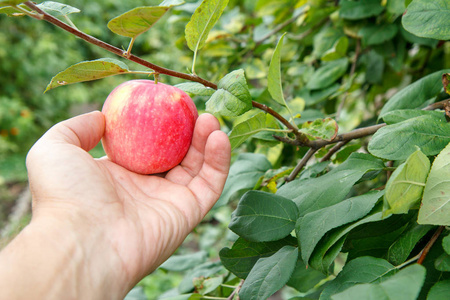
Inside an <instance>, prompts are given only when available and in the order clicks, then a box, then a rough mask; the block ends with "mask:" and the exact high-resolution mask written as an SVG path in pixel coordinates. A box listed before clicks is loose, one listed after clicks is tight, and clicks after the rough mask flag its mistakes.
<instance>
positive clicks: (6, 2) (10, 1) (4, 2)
mask: <svg viewBox="0 0 450 300" xmlns="http://www.w3.org/2000/svg"><path fill="white" fill-rule="evenodd" d="M23 2H25V1H23V0H0V7H4V6H14V5H18V4H20V3H23Z"/></svg>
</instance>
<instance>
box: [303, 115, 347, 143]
mask: <svg viewBox="0 0 450 300" xmlns="http://www.w3.org/2000/svg"><path fill="white" fill-rule="evenodd" d="M299 131H300V132H301V133H304V134H306V135H307V136H308V137H310V138H311V139H324V140H327V141H331V140H332V139H334V138H335V137H336V135H337V132H338V125H337V123H336V121H335V120H334V119H331V118H326V119H317V120H315V121H313V122H311V121H309V122H305V123H303V125H302V128H300V129H299Z"/></svg>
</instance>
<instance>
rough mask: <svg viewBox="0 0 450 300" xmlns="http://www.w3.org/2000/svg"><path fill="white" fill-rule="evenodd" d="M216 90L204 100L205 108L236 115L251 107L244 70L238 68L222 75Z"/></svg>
mask: <svg viewBox="0 0 450 300" xmlns="http://www.w3.org/2000/svg"><path fill="white" fill-rule="evenodd" d="M217 88H218V90H217V91H216V92H215V93H214V94H213V95H212V96H211V98H210V99H209V100H208V102H206V110H207V111H208V112H211V113H218V114H220V115H222V116H228V117H237V116H240V115H242V114H243V113H245V112H247V111H249V110H250V109H251V108H252V97H251V95H250V92H249V90H248V86H247V81H246V80H245V76H244V70H242V69H239V70H236V71H233V72H231V73H229V74H227V75H226V76H225V77H223V78H222V79H221V80H220V81H219V83H218V85H217Z"/></svg>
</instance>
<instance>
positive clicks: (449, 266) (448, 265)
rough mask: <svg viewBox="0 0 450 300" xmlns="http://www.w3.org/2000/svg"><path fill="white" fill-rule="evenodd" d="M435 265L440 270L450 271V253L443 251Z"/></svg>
mask: <svg viewBox="0 0 450 300" xmlns="http://www.w3.org/2000/svg"><path fill="white" fill-rule="evenodd" d="M434 267H435V268H436V270H438V271H442V272H450V255H449V254H447V253H442V254H441V255H440V256H439V257H438V258H437V259H436V261H435V262H434Z"/></svg>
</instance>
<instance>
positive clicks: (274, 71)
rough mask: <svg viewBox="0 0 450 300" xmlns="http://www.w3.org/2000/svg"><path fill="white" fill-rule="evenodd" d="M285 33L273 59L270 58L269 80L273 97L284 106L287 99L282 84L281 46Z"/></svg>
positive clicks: (269, 87)
mask: <svg viewBox="0 0 450 300" xmlns="http://www.w3.org/2000/svg"><path fill="white" fill-rule="evenodd" d="M285 35H286V34H283V35H282V36H281V38H280V40H279V41H278V44H277V46H276V48H275V51H274V52H273V55H272V59H271V60H270V66H269V74H268V77H267V80H268V90H269V93H270V95H271V96H272V98H273V99H274V100H275V101H277V102H278V103H279V104H281V105H283V106H287V105H286V100H285V99H284V95H283V88H282V85H281V67H280V61H281V47H282V46H283V40H284V36H285Z"/></svg>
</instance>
